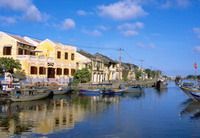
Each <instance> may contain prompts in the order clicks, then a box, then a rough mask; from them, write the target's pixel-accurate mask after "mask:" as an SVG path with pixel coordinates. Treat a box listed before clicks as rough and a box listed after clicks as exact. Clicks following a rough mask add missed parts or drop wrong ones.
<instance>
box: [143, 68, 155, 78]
mask: <svg viewBox="0 0 200 138" xmlns="http://www.w3.org/2000/svg"><path fill="white" fill-rule="evenodd" d="M144 72H145V73H146V74H147V76H148V78H151V77H152V78H153V73H152V70H150V69H145V70H144Z"/></svg>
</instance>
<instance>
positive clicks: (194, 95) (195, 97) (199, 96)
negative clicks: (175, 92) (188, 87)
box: [188, 91, 200, 102]
mask: <svg viewBox="0 0 200 138" xmlns="http://www.w3.org/2000/svg"><path fill="white" fill-rule="evenodd" d="M188 93H189V94H190V97H191V98H192V99H193V100H195V101H199V102H200V93H199V92H190V91H188Z"/></svg>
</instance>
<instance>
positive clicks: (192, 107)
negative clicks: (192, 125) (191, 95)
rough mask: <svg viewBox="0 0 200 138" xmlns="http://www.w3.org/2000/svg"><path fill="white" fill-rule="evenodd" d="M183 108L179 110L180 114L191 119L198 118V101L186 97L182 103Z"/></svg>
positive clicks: (199, 114)
mask: <svg viewBox="0 0 200 138" xmlns="http://www.w3.org/2000/svg"><path fill="white" fill-rule="evenodd" d="M182 105H183V106H184V108H183V109H182V111H181V112H180V115H181V116H184V115H186V116H190V118H191V119H200V102H196V101H194V100H192V99H187V100H186V101H184V102H183V103H182Z"/></svg>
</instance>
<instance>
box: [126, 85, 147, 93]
mask: <svg viewBox="0 0 200 138" xmlns="http://www.w3.org/2000/svg"><path fill="white" fill-rule="evenodd" d="M142 91H143V89H142V87H141V86H129V87H128V88H127V89H126V91H125V92H126V93H140V92H142Z"/></svg>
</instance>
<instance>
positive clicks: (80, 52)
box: [77, 50, 95, 59]
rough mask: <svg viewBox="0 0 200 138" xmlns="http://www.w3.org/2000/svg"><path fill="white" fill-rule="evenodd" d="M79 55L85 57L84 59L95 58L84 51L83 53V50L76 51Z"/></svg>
mask: <svg viewBox="0 0 200 138" xmlns="http://www.w3.org/2000/svg"><path fill="white" fill-rule="evenodd" d="M77 52H78V53H79V54H81V55H83V56H85V57H87V58H90V59H91V58H93V59H94V58H95V56H94V55H92V54H90V53H88V52H86V51H83V50H78V51H77Z"/></svg>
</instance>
